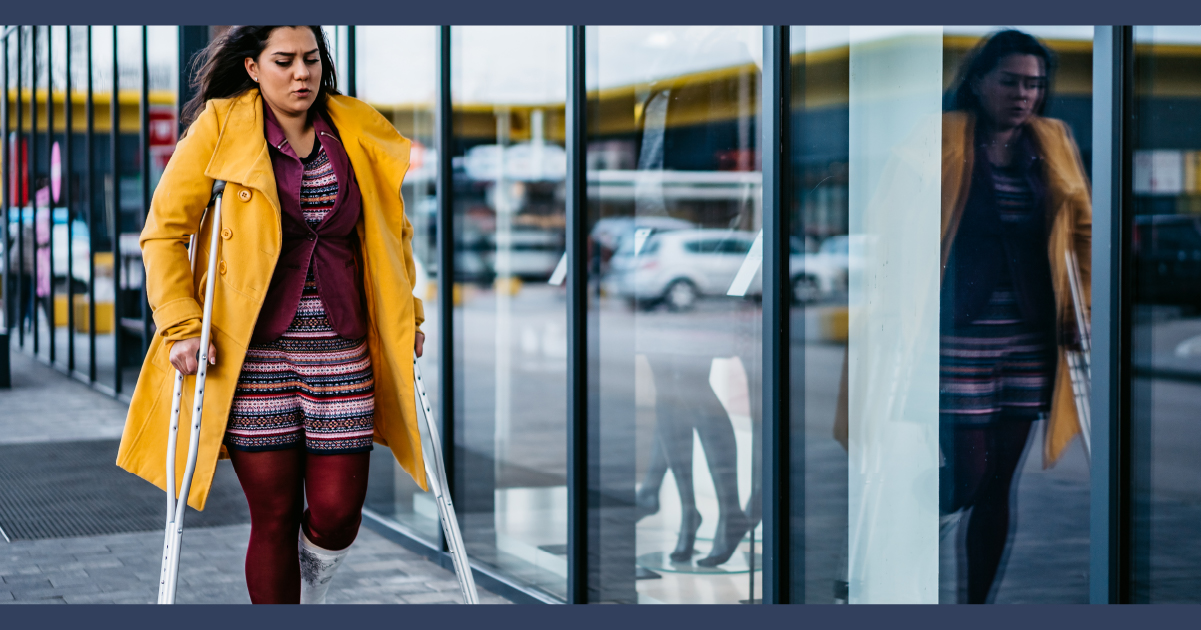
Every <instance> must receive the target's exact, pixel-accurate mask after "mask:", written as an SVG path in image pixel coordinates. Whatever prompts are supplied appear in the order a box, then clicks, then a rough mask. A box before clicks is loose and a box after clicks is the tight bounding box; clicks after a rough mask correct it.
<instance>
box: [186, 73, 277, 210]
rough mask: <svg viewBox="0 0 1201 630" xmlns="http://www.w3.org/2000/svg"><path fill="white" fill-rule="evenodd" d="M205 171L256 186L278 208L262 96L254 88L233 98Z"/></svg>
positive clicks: (209, 174) (215, 177) (251, 186)
mask: <svg viewBox="0 0 1201 630" xmlns="http://www.w3.org/2000/svg"><path fill="white" fill-rule="evenodd" d="M204 174H205V176H206V177H211V178H213V179H220V180H223V181H226V182H233V183H235V184H239V185H241V186H245V187H247V188H253V189H255V190H258V191H259V192H261V193H262V194H264V195H266V196H267V199H269V200H270V201H271V205H272V206H274V207H275V209H276V210H279V207H280V206H279V193H278V192H277V191H276V188H275V172H274V170H273V169H272V167H271V153H270V147H268V146H267V139H266V137H265V136H264V135H263V106H262V96H261V95H260V94H259V91H258V90H257V89H253V90H246V91H245V92H243V93H242V94H240V95H238V96H236V97H234V98H233V99H232V103H231V104H230V108H229V112H228V113H226V115H225V124H224V125H222V127H221V135H220V136H219V137H218V138H217V146H216V147H214V149H213V157H212V159H210V160H209V163H208V166H207V167H206V168H205V169H204Z"/></svg>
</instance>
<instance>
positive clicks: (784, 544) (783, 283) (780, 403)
mask: <svg viewBox="0 0 1201 630" xmlns="http://www.w3.org/2000/svg"><path fill="white" fill-rule="evenodd" d="M788 35H789V32H788V27H787V26H765V27H763V83H762V90H763V93H762V98H761V100H760V112H759V116H760V118H761V121H762V130H763V136H762V139H761V140H762V142H761V144H760V150H761V151H762V155H763V332H762V334H763V374H762V378H761V380H762V385H763V390H762V393H761V395H762V396H763V418H762V419H761V422H762V423H763V427H762V434H763V439H762V444H761V445H760V447H761V448H762V449H763V453H762V456H763V466H762V468H763V470H762V475H763V480H762V483H763V492H762V501H763V603H765V604H786V603H788V602H789V586H788V585H789V577H790V574H789V560H790V559H791V558H790V552H789V551H790V547H791V545H789V534H790V531H789V520H790V519H789V499H790V498H791V496H790V493H791V490H792V489H791V488H790V487H789V483H788V481H789V474H790V467H789V459H788V455H789V448H788V447H789V421H790V418H789V407H790V405H789V395H790V393H791V392H790V389H789V367H790V360H791V357H790V356H789V347H790V343H789V332H788V325H789V314H790V313H789V311H790V306H791V303H790V302H791V296H792V292H791V290H790V287H789V277H788V269H789V266H788V265H789V237H790V235H791V231H790V230H789V225H788V223H789V211H790V208H789V196H788V192H787V190H788V180H789V176H788V175H789V173H788V168H789V155H790V153H789V146H788V145H789V128H788V127H789V125H788V122H789V120H788V112H789V107H788V99H789V98H790V96H791V91H790V79H791V76H790V73H791V65H792V64H791V59H790V58H789V46H788ZM752 583H753V582H752ZM751 599H752V600H753V599H754V593H751Z"/></svg>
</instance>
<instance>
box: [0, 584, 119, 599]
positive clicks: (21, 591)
mask: <svg viewBox="0 0 1201 630" xmlns="http://www.w3.org/2000/svg"><path fill="white" fill-rule="evenodd" d="M99 592H100V586H99V585H97V584H77V585H75V586H64V587H62V588H55V587H53V586H50V583H49V582H47V583H46V587H45V588H28V589H26V588H13V589H12V594H13V597H15V598H16V599H18V600H22V599H26V600H27V599H50V598H54V597H63V596H65V595H71V594H79V593H99Z"/></svg>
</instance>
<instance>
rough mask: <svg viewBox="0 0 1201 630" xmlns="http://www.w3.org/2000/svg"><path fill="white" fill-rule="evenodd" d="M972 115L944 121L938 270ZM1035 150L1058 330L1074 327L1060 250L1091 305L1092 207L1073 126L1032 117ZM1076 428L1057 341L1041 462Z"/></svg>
mask: <svg viewBox="0 0 1201 630" xmlns="http://www.w3.org/2000/svg"><path fill="white" fill-rule="evenodd" d="M975 122H976V121H975V117H974V116H972V115H971V114H968V113H966V112H959V111H957V112H948V113H947V114H944V115H943V120H942V267H941V268H942V269H944V270H945V269H946V266H947V259H948V258H949V257H950V254H951V245H952V243H954V241H955V233H956V231H957V229H958V227H959V221H960V219H961V218H963V208H964V205H965V204H966V203H967V196H968V189H969V184H970V183H971V181H972V166H973V165H974V164H975V147H974V146H973V140H974V138H975ZM1027 129H1028V130H1029V131H1030V133H1031V135H1032V137H1033V139H1034V143H1035V145H1036V146H1037V147H1038V150H1039V155H1040V156H1041V157H1042V158H1043V163H1044V170H1043V177H1044V178H1045V179H1046V183H1047V208H1048V213H1049V214H1050V217H1051V233H1050V235H1049V238H1048V239H1047V258H1048V260H1049V262H1050V263H1051V284H1052V286H1053V287H1054V289H1055V314H1056V316H1057V320H1058V321H1059V322H1060V323H1061V325H1060V330H1065V329H1074V328H1075V327H1076V320H1075V315H1074V313H1075V311H1074V310H1073V309H1074V306H1073V304H1072V291H1071V287H1070V286H1069V284H1068V271H1067V263H1066V262H1065V260H1064V258H1065V256H1064V254H1065V253H1066V252H1067V251H1068V249H1069V248H1071V249H1072V250H1074V251H1075V252H1076V259H1077V262H1079V264H1080V275H1081V278H1080V280H1081V289H1082V291H1083V293H1084V299H1085V302H1086V303H1088V304H1092V251H1093V250H1092V243H1093V240H1092V227H1093V206H1092V201H1091V195H1090V192H1089V184H1088V180H1087V179H1086V178H1085V175H1084V166H1083V164H1082V163H1081V160H1080V150H1079V149H1078V148H1077V147H1076V143H1075V142H1074V141H1073V140H1072V136H1071V131H1070V130H1069V129H1068V126H1067V125H1066V124H1064V123H1063V122H1062V121H1059V120H1055V119H1054V118H1042V117H1034V118H1032V119H1031V120H1030V122H1029V123H1027ZM1079 432H1080V424H1079V421H1078V420H1077V418H1076V402H1075V399H1074V398H1073V396H1072V381H1071V377H1070V376H1069V373H1068V365H1067V359H1066V358H1065V357H1064V347H1063V345H1062V344H1061V345H1060V346H1059V367H1058V369H1057V370H1056V371H1055V388H1054V393H1053V394H1052V396H1051V412H1050V418H1049V420H1048V422H1047V429H1046V438H1045V440H1044V442H1043V461H1044V464H1045V465H1050V464H1052V463H1054V462H1055V460H1057V459H1059V456H1060V455H1061V454H1062V453H1063V449H1065V448H1066V447H1067V445H1068V443H1070V442H1071V441H1072V438H1073V437H1075V436H1076V434H1077V433H1079Z"/></svg>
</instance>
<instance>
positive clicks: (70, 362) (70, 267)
mask: <svg viewBox="0 0 1201 630" xmlns="http://www.w3.org/2000/svg"><path fill="white" fill-rule="evenodd" d="M71 28H72V27H71V25H70V24H68V25H67V26H64V27H63V30H64V31H65V34H66V40H65V43H66V46H65V48H66V54H65V55H64V57H63V65H64V66H65V67H66V68H67V72H66V84H65V85H64V86H63V166H62V172H63V192H62V197H63V206H65V207H66V208H67V245H66V247H67V373H68V374H74V373H75V256H74V255H73V253H72V251H71V250H72V245H73V244H74V243H75V196H74V195H72V194H71V181H72V179H73V176H74V174H75V171H74V170H72V167H73V163H72V160H71V149H72V148H73V147H74V143H73V142H72V136H74V135H75V128H74V125H75V112H74V111H72V110H74V109H75V103H74V101H72V100H71V87H72V85H71Z"/></svg>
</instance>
